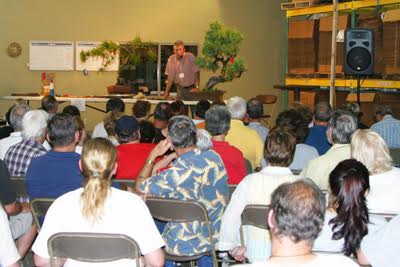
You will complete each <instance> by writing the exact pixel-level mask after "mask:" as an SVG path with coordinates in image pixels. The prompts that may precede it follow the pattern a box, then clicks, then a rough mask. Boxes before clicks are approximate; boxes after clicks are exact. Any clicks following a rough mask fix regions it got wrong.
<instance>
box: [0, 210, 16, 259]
mask: <svg viewBox="0 0 400 267" xmlns="http://www.w3.org/2000/svg"><path fill="white" fill-rule="evenodd" d="M0 236H1V242H0V266H4V267H20V266H21V265H20V264H19V259H20V258H21V256H20V255H19V254H18V250H17V248H16V247H15V243H14V239H13V237H12V235H11V231H10V227H9V226H8V219H7V214H6V213H5V211H4V210H3V207H2V206H1V204H0Z"/></svg>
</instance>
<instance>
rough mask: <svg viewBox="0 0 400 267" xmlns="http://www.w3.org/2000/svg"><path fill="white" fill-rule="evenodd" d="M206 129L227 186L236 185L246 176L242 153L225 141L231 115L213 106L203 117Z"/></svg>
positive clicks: (225, 110) (222, 108)
mask: <svg viewBox="0 0 400 267" xmlns="http://www.w3.org/2000/svg"><path fill="white" fill-rule="evenodd" d="M205 121H206V129H207V131H208V132H209V133H210V135H211V136H212V144H213V149H214V150H215V152H217V153H218V154H219V155H220V156H221V159H222V161H223V162H224V165H225V168H226V172H227V174H228V184H238V183H239V182H240V181H241V180H242V179H243V178H244V177H245V176H246V174H247V170H246V164H245V159H244V157H243V153H242V152H241V151H240V150H239V149H237V148H236V147H234V146H231V145H230V144H229V143H228V142H226V141H225V137H226V135H227V134H228V132H229V129H230V126H231V114H230V113H229V111H228V109H227V108H226V107H224V106H215V107H212V108H210V109H209V110H207V112H206V115H205Z"/></svg>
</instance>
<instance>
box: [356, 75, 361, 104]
mask: <svg viewBox="0 0 400 267" xmlns="http://www.w3.org/2000/svg"><path fill="white" fill-rule="evenodd" d="M360 78H361V77H360V75H357V104H358V106H359V107H361V84H360Z"/></svg>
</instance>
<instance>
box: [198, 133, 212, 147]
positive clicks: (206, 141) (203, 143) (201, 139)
mask: <svg viewBox="0 0 400 267" xmlns="http://www.w3.org/2000/svg"><path fill="white" fill-rule="evenodd" d="M196 136H197V142H196V146H197V147H198V148H199V149H200V150H201V151H207V150H210V149H212V148H213V143H212V139H211V135H210V134H209V133H208V132H207V130H204V129H197V135H196Z"/></svg>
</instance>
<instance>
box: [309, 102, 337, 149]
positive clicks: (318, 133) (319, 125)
mask: <svg viewBox="0 0 400 267" xmlns="http://www.w3.org/2000/svg"><path fill="white" fill-rule="evenodd" d="M331 116H332V108H331V106H330V105H329V104H328V103H327V102H319V103H317V104H316V105H315V107H314V116H313V122H314V126H313V127H310V128H309V129H308V135H307V138H306V141H305V142H304V143H305V144H307V145H310V146H313V147H315V148H316V149H317V150H318V153H319V155H323V154H325V153H326V151H328V150H329V148H331V146H332V145H331V144H330V143H329V141H328V138H327V136H326V131H327V129H328V122H329V120H330V119H331Z"/></svg>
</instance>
